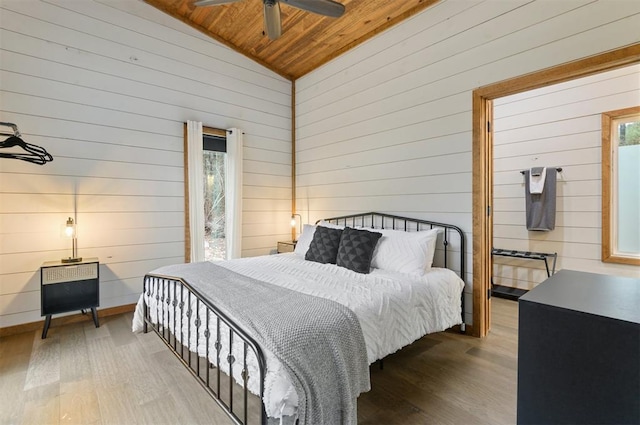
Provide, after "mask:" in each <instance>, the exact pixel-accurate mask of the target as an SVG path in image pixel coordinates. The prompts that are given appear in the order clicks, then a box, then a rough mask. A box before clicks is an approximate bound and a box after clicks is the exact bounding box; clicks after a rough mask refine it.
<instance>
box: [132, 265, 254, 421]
mask: <svg viewBox="0 0 640 425" xmlns="http://www.w3.org/2000/svg"><path fill="white" fill-rule="evenodd" d="M143 293H144V295H145V303H144V332H148V331H149V327H151V329H152V330H153V331H154V332H155V333H156V334H157V335H158V336H159V337H160V338H161V339H162V341H163V342H164V343H165V344H166V345H167V347H169V349H170V350H171V351H172V352H173V353H174V354H175V355H176V357H178V358H179V359H180V361H181V362H182V364H183V365H184V366H185V367H186V368H187V369H188V370H189V372H191V374H192V375H193V376H194V377H195V378H196V379H197V381H198V382H199V383H200V384H201V385H202V386H203V387H204V389H205V390H206V391H207V392H208V393H209V394H210V395H211V397H213V399H214V400H215V401H216V402H217V403H218V404H219V405H220V407H222V408H223V409H224V410H225V412H226V413H227V414H228V415H229V417H231V418H232V419H233V421H234V422H235V423H237V424H242V425H245V424H249V423H260V424H266V423H267V415H266V411H265V408H264V403H263V402H262V397H263V394H264V377H265V372H266V361H265V358H264V354H263V352H262V350H261V349H260V347H259V346H258V344H257V343H256V342H255V340H254V339H253V338H251V336H249V335H248V334H247V333H246V332H245V331H243V330H242V329H241V328H239V327H238V326H237V325H236V324H235V323H234V322H233V321H232V320H230V319H229V318H228V317H227V316H226V315H225V314H224V313H222V312H221V311H219V310H218V309H217V308H216V307H215V306H214V305H213V304H212V303H211V302H209V301H208V300H206V299H205V298H204V297H202V296H201V295H200V294H199V293H198V291H196V290H195V289H194V288H192V287H191V286H190V285H189V284H188V283H187V282H185V281H184V280H182V279H177V278H174V277H168V276H162V275H155V274H148V275H146V276H145V278H144V292H143ZM202 344H204V353H202V352H201V351H203V349H202V348H200V349H198V347H201V345H202ZM223 344H224V345H223ZM224 353H228V355H226V356H224ZM251 353H253V355H254V356H255V359H256V361H257V368H258V374H259V377H258V379H259V389H260V390H259V393H260V394H259V398H258V396H254V395H253V394H251V393H250V392H249V390H248V382H249V379H250V378H251V377H250V375H249V367H248V363H247V359H248V357H249V356H251ZM238 356H239V357H240V358H236V357H238ZM221 357H222V358H221ZM225 357H226V358H225ZM212 358H214V359H215V360H214V361H211V360H212ZM238 362H241V363H240V364H241V367H242V369H241V372H240V376H241V378H240V382H239V383H238V382H237V381H238V378H237V376H236V379H234V377H233V375H234V373H233V371H234V370H235V371H236V372H237V368H238V364H239V363H238ZM223 369H226V370H228V371H229V372H230V373H229V375H227V374H225V373H224V372H223ZM238 397H239V398H240V402H239V403H238V402H237V399H238ZM258 404H259V405H258Z"/></svg>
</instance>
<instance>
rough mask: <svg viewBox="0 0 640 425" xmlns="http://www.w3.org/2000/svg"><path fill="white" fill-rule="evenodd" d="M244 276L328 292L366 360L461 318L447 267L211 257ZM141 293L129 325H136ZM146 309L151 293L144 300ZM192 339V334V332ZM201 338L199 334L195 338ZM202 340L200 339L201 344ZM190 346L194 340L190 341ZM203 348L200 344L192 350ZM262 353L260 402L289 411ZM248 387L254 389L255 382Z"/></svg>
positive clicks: (286, 391)
mask: <svg viewBox="0 0 640 425" xmlns="http://www.w3.org/2000/svg"><path fill="white" fill-rule="evenodd" d="M216 264H218V265H220V266H223V267H226V268H228V269H230V270H233V271H235V272H237V273H240V274H243V275H245V276H249V277H252V278H254V279H259V280H262V281H265V282H268V283H272V284H274V285H279V286H283V287H285V288H289V289H292V290H296V291H299V292H303V293H305V294H310V295H315V296H319V297H323V298H328V299H331V300H334V301H336V302H339V303H341V304H343V305H345V306H347V307H349V308H350V309H351V310H353V311H354V313H355V314H356V316H357V317H358V319H359V321H360V325H361V327H362V331H363V333H364V339H365V342H366V345H367V357H368V359H369V363H373V362H375V361H376V360H378V359H381V358H383V357H385V356H387V355H389V354H391V353H394V352H396V351H397V350H399V349H400V348H402V347H404V346H405V345H408V344H410V343H412V342H413V341H415V340H416V339H419V338H421V337H422V336H424V335H426V334H429V333H433V332H439V331H443V330H445V329H447V328H450V327H451V326H454V325H457V324H460V323H461V306H460V295H461V293H462V290H463V288H464V283H463V282H462V280H461V279H460V278H459V277H458V276H457V275H456V274H455V273H454V272H452V271H451V270H448V269H441V268H432V269H431V270H430V271H429V272H428V273H427V274H425V275H424V276H423V277H419V278H418V277H415V276H408V275H403V274H400V273H390V272H384V271H381V270H379V269H373V271H372V272H371V273H370V274H368V275H365V274H360V273H355V272H352V271H350V270H348V269H345V268H342V267H338V266H336V265H332V264H319V263H315V262H311V261H305V260H304V258H303V257H301V256H298V255H296V254H293V253H291V254H279V255H268V256H263V257H252V258H242V259H237V260H231V261H223V262H219V263H216ZM142 300H143V296H141V298H140V302H138V307H137V308H136V312H135V316H134V323H133V330H134V331H136V332H139V331H141V330H142V324H143V311H142ZM147 302H148V303H150V304H151V305H150V307H151V311H152V312H153V309H154V308H155V306H154V305H153V303H154V302H155V299H151V300H147ZM192 339H194V338H192ZM201 341H202V340H201ZM201 345H202V344H201ZM190 346H191V347H193V348H192V350H193V351H196V350H195V340H194V341H192V342H191V344H190ZM197 351H198V352H199V353H200V354H202V353H203V352H204V348H203V347H199V349H198V350H197ZM265 354H266V358H267V374H266V377H265V392H264V399H263V401H264V403H265V408H266V411H267V414H268V415H269V416H270V417H274V418H279V417H282V416H286V415H293V414H295V408H296V406H297V402H298V397H297V395H296V394H295V390H294V389H293V385H292V384H291V383H290V381H289V377H288V376H287V374H286V373H285V371H284V369H283V368H282V365H281V364H280V363H279V362H278V361H277V360H275V359H274V358H273V355H271V354H270V353H268V352H267V353H265ZM251 386H252V385H251V382H250V383H249V389H250V390H252V392H254V393H255V392H256V391H255V388H254V389H252V388H251Z"/></svg>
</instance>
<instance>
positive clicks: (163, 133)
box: [0, 0, 291, 327]
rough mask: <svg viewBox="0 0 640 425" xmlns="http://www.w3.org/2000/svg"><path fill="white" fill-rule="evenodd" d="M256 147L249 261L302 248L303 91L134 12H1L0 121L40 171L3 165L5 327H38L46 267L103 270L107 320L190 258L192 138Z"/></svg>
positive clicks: (80, 8)
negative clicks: (27, 146)
mask: <svg viewBox="0 0 640 425" xmlns="http://www.w3.org/2000/svg"><path fill="white" fill-rule="evenodd" d="M187 119H192V120H199V121H202V122H203V123H204V124H205V125H207V126H211V127H216V128H222V129H226V128H231V127H238V128H241V129H243V130H244V131H245V138H244V142H245V149H244V158H245V160H244V170H245V174H244V211H243V216H244V226H243V232H244V237H243V252H242V253H243V256H252V255H259V254H267V253H269V252H270V251H271V250H273V249H275V247H276V241H277V240H287V239H290V225H289V220H290V214H291V83H290V82H289V81H288V80H285V79H284V78H282V77H280V76H278V75H276V74H274V73H273V72H271V71H269V70H266V69H265V68H263V67H261V66H260V65H257V64H255V63H253V62H252V61H250V60H248V59H247V58H245V57H243V56H241V55H239V54H237V53H235V52H233V51H231V50H230V49H228V48H226V47H224V46H221V45H220V44H218V43H217V42H215V41H213V40H211V39H208V38H206V37H205V36H204V35H202V34H200V33H199V32H197V31H195V30H193V29H191V28H190V27H188V26H186V25H184V24H182V23H180V22H178V21H175V20H174V19H172V18H169V17H167V16H165V15H163V14H162V13H161V12H159V11H157V10H156V9H154V8H153V7H150V6H148V5H146V4H144V3H142V2H139V1H136V0H125V1H118V2H113V1H107V0H104V1H92V0H90V1H69V0H53V1H47V2H34V1H19V0H2V1H0V121H9V122H13V123H16V124H18V126H19V129H20V131H21V132H22V134H23V138H24V140H25V141H27V142H30V143H34V144H37V145H40V146H43V147H45V148H46V149H47V151H49V152H50V153H51V154H52V155H53V157H54V161H53V162H51V163H49V164H46V165H44V166H39V165H34V164H29V163H26V162H20V161H17V160H9V159H0V327H7V326H12V325H16V324H21V323H27V322H33V321H37V320H40V276H39V273H38V269H39V266H40V265H41V263H42V262H43V261H51V260H56V259H60V258H62V257H64V256H69V255H70V253H71V251H70V242H69V241H68V240H65V239H62V238H61V237H60V229H61V226H62V225H63V224H64V222H65V221H66V218H67V217H68V216H73V214H74V204H76V205H77V223H78V226H79V239H78V248H79V254H80V255H81V256H83V257H92V256H96V257H99V259H100V261H101V263H102V266H101V270H100V275H101V294H100V295H101V307H112V306H117V305H123V304H129V303H132V302H135V301H136V299H137V297H138V294H139V292H140V291H141V288H142V276H143V275H144V273H145V272H147V271H150V270H152V269H154V268H156V267H159V266H162V265H165V264H169V263H177V262H182V261H183V258H184V230H183V228H184V205H183V204H184V202H183V197H184V180H183V179H184V178H183V165H182V160H183V152H182V149H183V147H182V140H183V123H184V122H185V121H186V120H187Z"/></svg>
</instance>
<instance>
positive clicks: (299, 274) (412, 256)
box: [133, 213, 465, 424]
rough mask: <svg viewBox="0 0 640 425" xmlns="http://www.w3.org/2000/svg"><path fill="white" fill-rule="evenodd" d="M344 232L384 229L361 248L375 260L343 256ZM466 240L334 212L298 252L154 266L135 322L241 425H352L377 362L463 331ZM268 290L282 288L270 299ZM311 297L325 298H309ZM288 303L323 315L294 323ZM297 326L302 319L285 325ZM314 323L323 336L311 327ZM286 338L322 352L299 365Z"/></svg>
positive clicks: (429, 228)
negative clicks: (331, 248)
mask: <svg viewBox="0 0 640 425" xmlns="http://www.w3.org/2000/svg"><path fill="white" fill-rule="evenodd" d="M327 234H331V235H334V236H335V235H342V236H337V237H338V239H340V241H339V242H338V249H340V251H339V253H338V255H337V256H338V260H337V261H334V263H337V264H331V263H330V262H326V261H324V260H323V258H322V256H323V255H325V254H326V253H325V252H320V253H319V254H318V252H316V251H317V248H318V246H320V245H318V241H317V240H318V239H322V238H323V237H324V241H325V242H326V240H327V238H326V235H327ZM347 234H349V235H355V236H353V237H354V238H356V239H353V240H357V241H362V240H363V239H362V238H365V239H364V240H368V239H367V238H369V237H371V236H375V237H373V239H375V240H371V244H373V246H374V248H370V247H369V248H367V249H369V251H367V249H365V250H364V251H367V252H365V253H364V254H363V255H364V257H367V255H368V256H369V257H368V258H369V260H370V262H369V263H365V264H364V265H363V264H360V262H359V260H358V258H355V257H357V256H355V255H345V250H346V252H349V251H348V250H349V247H346V248H345V245H347V244H348V241H347V242H345V240H347V239H348V238H347V237H346V235H347ZM334 239H335V237H334ZM365 245H366V244H365ZM464 247H465V246H464V233H463V232H462V231H461V229H459V228H458V227H456V226H453V225H449V224H444V223H437V222H431V221H426V220H418V219H412V218H407V217H399V216H392V215H387V214H381V213H364V214H357V215H349V216H342V217H334V218H329V219H325V220H323V221H321V222H319V223H317V224H316V225H315V226H311V225H305V228H304V231H303V232H302V235H301V236H300V238H299V240H298V243H297V245H296V249H295V252H293V253H287V254H278V255H269V256H263V257H254V258H243V259H237V260H230V261H224V262H216V263H215V264H211V263H193V264H187V265H175V266H167V267H163V268H160V269H157V270H155V271H154V272H152V273H149V274H148V275H147V276H145V279H144V290H143V294H142V295H141V297H140V300H139V302H138V305H137V307H136V313H135V315H134V323H133V329H134V331H142V330H143V331H144V332H147V331H148V330H149V329H152V330H153V331H154V332H155V333H156V334H157V335H159V336H160V338H161V339H162V341H163V342H164V343H165V344H166V345H167V346H168V347H169V348H170V349H171V351H173V352H174V354H175V355H176V356H177V357H178V358H179V359H180V360H181V362H182V363H183V364H184V365H185V366H186V367H187V368H188V370H189V371H190V372H191V373H192V375H193V376H194V377H195V378H196V379H197V380H198V382H199V383H200V384H201V385H202V386H203V387H204V388H205V390H206V391H207V392H208V393H209V394H210V395H211V396H212V397H213V399H214V400H215V401H216V402H217V403H218V404H219V405H220V406H221V407H222V408H223V409H224V410H225V411H226V412H227V414H228V415H229V417H230V418H231V419H233V421H234V422H236V423H238V424H248V423H261V424H266V423H281V424H286V423H305V422H306V423H315V422H319V421H322V422H341V423H355V422H354V417H355V414H356V410H355V405H356V400H355V399H357V395H358V394H360V393H361V392H364V391H367V390H368V389H369V383H368V366H369V365H370V364H372V363H374V362H376V361H380V362H382V359H383V358H384V357H385V356H387V355H389V354H392V353H394V352H395V351H397V350H399V349H401V348H402V347H404V346H406V345H409V344H410V343H412V342H413V341H415V340H417V339H419V338H421V337H422V336H424V335H426V334H429V333H433V332H439V331H443V330H445V329H448V328H451V327H453V326H455V325H460V330H461V331H462V332H464V304H463V289H464V282H463V280H462V279H461V278H460V277H462V276H464V273H465V262H464V255H465V250H464ZM351 248H352V250H351V251H350V252H355V249H354V248H353V247H351ZM357 251H358V253H360V252H361V251H362V248H361V246H358V249H357ZM314 255H315V257H314ZM329 255H331V254H329ZM432 263H433V265H432ZM214 275H215V276H223V277H224V278H213V277H212V276H214ZM226 281H228V282H226ZM229 282H231V283H229ZM221 285H231V287H229V286H221ZM243 286H246V287H247V288H248V289H249V291H251V292H255V294H253V296H257V297H258V298H257V299H252V298H251V296H250V295H246V296H245V295H242V294H243V293H242V292H239V289H238V290H237V291H238V294H239V296H238V298H237V299H235V300H233V301H229V300H228V299H226V298H225V297H227V295H225V294H226V293H227V292H236V289H237V288H241V287H243ZM263 286H264V287H266V288H268V289H269V291H271V290H274V291H275V293H274V295H269V293H267V292H265V293H264V295H263V292H261V291H262V287H263ZM221 294H222V295H221ZM256 294H257V295H256ZM270 296H272V297H273V300H274V301H273V302H271V301H269V297H270ZM261 297H264V298H261ZM306 299H309V300H311V301H312V302H320V303H325V304H321V307H318V306H316V305H315V304H314V305H311V306H307V305H303V303H304V302H306V301H305V300H306ZM263 300H264V301H265V302H264V304H270V303H273V304H277V306H278V307H275V308H276V310H273V311H271V312H268V313H260V314H263V315H267V316H269V318H267V319H266V320H267V323H266V324H264V325H263V324H259V325H256V320H257V319H256V317H249V318H247V317H246V315H247V310H254V308H253V306H256V308H255V310H261V308H262V304H263V302H262V301H263ZM279 300H287V303H289V304H282V303H279ZM288 305H293V306H300V308H298V310H300V309H301V310H302V311H303V312H304V311H309V312H310V311H315V312H316V313H309V314H308V316H309V317H311V316H312V317H313V320H309V317H307V319H306V322H305V320H304V318H303V319H302V322H300V324H296V323H297V322H295V319H292V320H290V319H289V316H287V315H288V314H290V312H288V310H296V308H289V307H288ZM234 306H235V307H234ZM283 306H284V307H283ZM258 307H259V308H258ZM234 308H235V310H234ZM324 308H329V310H327V311H328V312H327V313H324V311H325V310H323V309H324ZM318 312H320V313H318ZM249 314H250V315H251V314H258V313H257V312H255V313H251V312H249ZM325 314H326V315H327V316H336V315H338V316H339V317H340V319H337V321H338V322H340V326H350V328H348V329H344V328H338V327H335V328H334V325H333V323H332V322H328V321H327V322H323V320H322V319H323V316H324V315H325ZM272 316H273V317H272ZM269 320H271V322H269ZM327 320H328V319H327ZM290 322H291V323H294V324H293V325H291V326H289V325H287V326H280V325H279V324H282V323H290ZM315 322H318V324H317V326H319V327H320V328H321V329H320V330H319V332H321V333H322V332H323V335H319V336H313V335H311V334H310V333H311V332H316V331H314V330H309V331H308V332H307V331H306V327H307V324H314V323H315ZM343 322H345V323H346V325H344V324H343ZM274 323H275V325H274ZM281 327H282V328H290V327H293V328H296V327H304V328H305V333H304V334H303V336H302V337H301V335H300V334H299V333H298V334H296V336H295V337H289V336H287V335H286V334H283V332H285V331H283V330H281V329H280V328H281ZM275 328H277V331H276V330H274V329H275ZM338 329H339V330H338ZM285 330H286V329H285ZM292 332H293V333H295V332H296V330H295V329H294V330H292ZM263 333H265V334H267V335H266V336H265V335H263ZM272 333H273V334H274V335H271V334H272ZM333 334H336V335H335V336H334V335H333ZM305 338H308V339H307V340H306V341H304V339H305ZM289 340H291V341H294V342H291V344H293V345H295V344H298V345H302V348H303V349H306V347H308V346H312V347H313V350H314V353H313V354H309V352H308V351H305V354H304V355H303V356H299V355H298V357H305V361H308V362H309V363H310V364H309V365H306V364H305V365H303V366H296V365H294V366H291V361H290V359H289V358H288V357H286V355H288V351H287V350H284V352H285V354H283V353H282V348H281V345H283V344H282V343H283V341H284V342H286V344H284V345H287V344H289V343H290V342H289ZM360 340H361V341H360ZM314 341H323V343H322V344H318V343H314ZM340 344H342V345H340ZM287 347H288V345H287ZM336 347H338V348H336ZM316 349H317V350H320V352H319V353H315V351H316ZM323 349H324V351H322V350H323ZM340 350H345V351H344V352H342V351H340ZM336 353H337V354H336ZM345 353H346V354H345ZM313 355H316V356H319V357H316V358H312V356H313ZM306 357H310V359H306ZM294 358H295V355H294ZM327 359H328V360H327ZM301 367H302V369H300V368H301ZM305 368H306V369H305ZM334 369H335V370H334ZM230 377H231V378H230ZM305 377H306V378H305ZM309 381H310V382H309ZM316 381H317V382H316ZM325 381H326V382H325ZM322 385H325V386H327V388H329V389H328V390H327V389H326V388H325V389H323V388H322ZM345 388H346V389H345ZM322 391H325V392H324V393H323V392H322ZM349 391H350V392H349ZM338 392H339V393H341V394H337V393H338ZM342 392H345V393H346V394H342ZM327 393H328V395H327V396H326V397H325V396H324V394H327ZM307 394H309V396H307ZM318 394H320V395H318ZM316 398H318V399H320V400H319V401H318V400H316ZM325 398H326V400H325ZM345 399H346V401H344V400H345ZM349 399H351V402H349ZM341 402H342V403H343V404H340V408H339V409H337V410H336V411H337V412H338V413H330V414H336V415H338V416H334V417H331V416H314V415H315V414H318V412H320V414H326V413H322V412H325V411H326V410H327V409H326V406H327V405H332V403H336V404H337V403H341ZM314 403H315V404H314ZM322 403H325V405H322ZM313 409H315V410H313ZM320 418H322V419H320Z"/></svg>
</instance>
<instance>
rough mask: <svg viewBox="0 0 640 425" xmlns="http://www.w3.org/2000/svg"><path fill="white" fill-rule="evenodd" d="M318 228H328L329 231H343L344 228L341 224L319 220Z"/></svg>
mask: <svg viewBox="0 0 640 425" xmlns="http://www.w3.org/2000/svg"><path fill="white" fill-rule="evenodd" d="M318 226H322V227H328V228H329V229H344V226H343V225H341V224H333V223H329V222H328V221H324V220H321V221H320V223H318Z"/></svg>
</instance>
